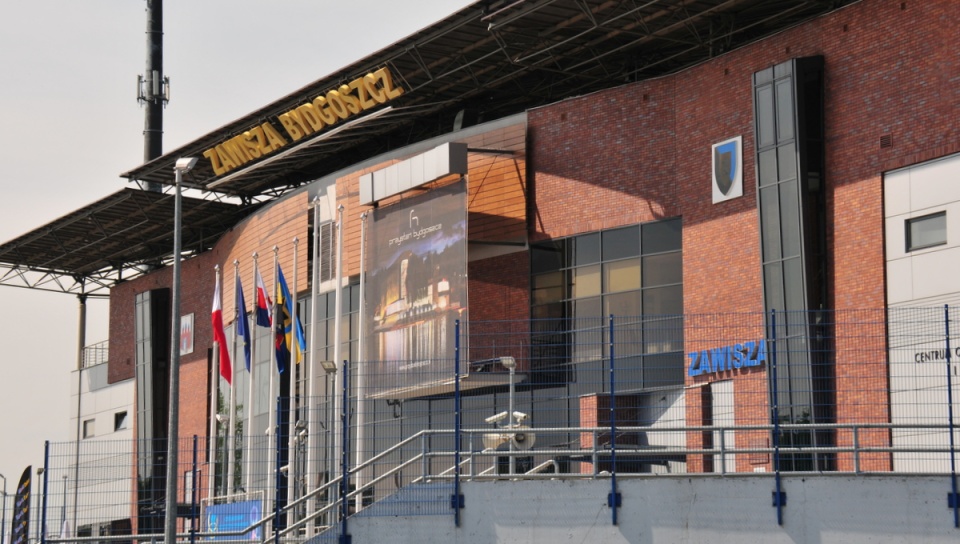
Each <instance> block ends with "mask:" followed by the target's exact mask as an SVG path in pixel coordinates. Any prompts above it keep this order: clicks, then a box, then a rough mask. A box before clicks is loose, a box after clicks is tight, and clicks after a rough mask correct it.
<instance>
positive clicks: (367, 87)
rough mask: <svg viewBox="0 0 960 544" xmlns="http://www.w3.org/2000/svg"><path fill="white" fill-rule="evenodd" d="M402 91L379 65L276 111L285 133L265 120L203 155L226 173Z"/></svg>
mask: <svg viewBox="0 0 960 544" xmlns="http://www.w3.org/2000/svg"><path fill="white" fill-rule="evenodd" d="M401 94H403V87H400V86H398V85H394V83H393V75H392V74H391V73H390V70H388V69H386V68H381V69H379V70H377V71H376V72H373V73H370V74H367V75H365V76H361V77H358V78H356V79H354V80H353V81H351V82H350V83H348V84H346V85H341V86H340V87H338V88H336V89H330V90H329V91H327V92H326V93H324V94H321V95H318V96H317V97H315V98H314V99H313V100H312V101H311V102H307V103H306V104H301V105H299V106H297V107H296V108H293V109H292V110H290V111H288V112H286V113H282V114H280V115H278V116H277V121H278V123H279V125H280V126H281V127H283V132H285V133H286V137H284V135H283V134H281V133H280V132H279V131H278V130H277V129H276V128H275V127H274V125H273V124H272V123H270V122H265V123H263V124H261V125H259V126H256V127H253V128H251V129H250V130H247V131H245V132H243V133H241V134H238V135H236V136H234V137H232V138H230V139H229V140H226V141H225V142H221V143H219V144H217V145H215V146H214V147H211V148H210V149H208V150H206V151H204V152H203V156H204V157H206V158H207V159H209V160H210V166H212V167H213V172H214V174H216V175H218V176H219V175H222V174H226V173H227V172H230V171H231V170H233V169H235V168H238V167H240V166H243V165H244V164H247V163H248V162H250V161H252V160H255V159H259V158H260V157H263V156H266V155H269V154H270V153H273V152H274V151H276V150H278V149H280V148H282V147H284V146H285V145H287V143H288V142H290V141H293V142H296V141H298V140H300V139H302V138H304V137H305V136H309V135H311V134H314V133H317V132H320V131H321V130H323V129H324V128H326V127H330V126H333V125H336V124H337V123H340V122H341V121H345V120H347V119H349V118H350V117H352V116H354V115H357V114H359V113H362V112H364V111H366V110H369V109H371V108H375V107H377V106H379V105H381V104H385V103H387V102H389V101H390V100H393V99H394V98H396V97H398V96H400V95H401Z"/></svg>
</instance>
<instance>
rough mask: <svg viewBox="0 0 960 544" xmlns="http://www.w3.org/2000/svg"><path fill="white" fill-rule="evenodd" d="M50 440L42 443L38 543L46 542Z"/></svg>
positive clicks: (43, 543) (44, 543)
mask: <svg viewBox="0 0 960 544" xmlns="http://www.w3.org/2000/svg"><path fill="white" fill-rule="evenodd" d="M49 470H50V441H49V440H46V441H44V443H43V503H42V505H41V507H40V527H39V528H38V529H39V530H40V544H46V543H47V482H49V481H50V473H49V472H48V471H49Z"/></svg>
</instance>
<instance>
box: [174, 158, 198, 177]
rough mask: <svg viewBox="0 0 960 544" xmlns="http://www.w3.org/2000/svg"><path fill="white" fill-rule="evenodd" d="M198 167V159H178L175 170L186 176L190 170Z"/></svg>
mask: <svg viewBox="0 0 960 544" xmlns="http://www.w3.org/2000/svg"><path fill="white" fill-rule="evenodd" d="M196 165H197V158H196V157H180V158H179V159H177V162H176V164H174V166H173V169H174V170H176V171H178V172H180V173H181V174H186V173H187V172H189V171H190V170H193V167H194V166H196Z"/></svg>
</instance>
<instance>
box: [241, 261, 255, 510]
mask: <svg viewBox="0 0 960 544" xmlns="http://www.w3.org/2000/svg"><path fill="white" fill-rule="evenodd" d="M250 285H252V286H253V315H254V318H253V324H252V325H250V369H249V370H248V371H247V427H246V429H244V433H243V434H244V441H245V442H246V448H245V450H244V451H245V453H244V462H243V464H244V467H245V468H244V469H243V476H244V484H243V489H244V490H245V491H246V492H247V493H250V492H252V490H253V469H254V463H253V389H254V386H255V383H256V375H257V372H256V370H257V344H258V342H257V333H258V332H259V331H258V330H257V318H256V313H257V253H256V252H254V253H253V270H252V271H251V273H250ZM244 312H246V308H244ZM244 319H246V316H244Z"/></svg>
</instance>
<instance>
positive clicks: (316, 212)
mask: <svg viewBox="0 0 960 544" xmlns="http://www.w3.org/2000/svg"><path fill="white" fill-rule="evenodd" d="M311 262H312V263H313V269H312V270H311V275H310V277H311V282H310V342H309V346H310V355H309V359H308V361H307V363H308V364H309V367H308V369H307V395H306V396H307V402H306V404H307V408H306V414H305V415H304V418H303V419H304V421H306V424H307V467H306V470H305V471H304V475H303V477H304V480H305V481H306V482H307V486H306V487H307V489H310V486H311V485H313V484H314V482H315V481H316V480H315V479H314V475H315V474H316V473H317V470H316V467H315V466H314V465H315V464H316V462H317V451H316V450H317V447H318V446H319V441H318V438H319V435H320V433H319V430H320V425H319V424H318V422H317V421H316V420H318V419H319V418H317V417H316V415H315V414H314V409H315V399H316V395H317V375H316V374H317V344H316V341H317V304H318V300H317V291H318V290H319V289H320V196H319V195H318V196H316V197H314V199H313V254H312V259H311ZM316 509H317V499H316V498H314V497H311V498H310V499H309V500H308V501H307V516H311V515H313V513H314V512H315V511H316ZM316 526H317V522H316V521H314V522H312V523H310V524H309V525H308V526H307V535H308V536H312V535H313V533H314V531H313V528H315V527H316Z"/></svg>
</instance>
